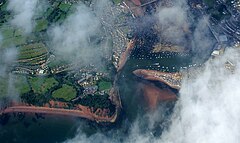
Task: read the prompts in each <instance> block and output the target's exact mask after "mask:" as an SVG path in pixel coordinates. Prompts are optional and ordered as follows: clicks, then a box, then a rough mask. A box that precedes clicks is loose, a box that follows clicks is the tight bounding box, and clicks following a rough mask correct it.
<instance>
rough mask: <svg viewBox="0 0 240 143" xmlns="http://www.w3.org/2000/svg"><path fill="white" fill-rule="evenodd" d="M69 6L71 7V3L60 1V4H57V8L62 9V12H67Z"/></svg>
mask: <svg viewBox="0 0 240 143" xmlns="http://www.w3.org/2000/svg"><path fill="white" fill-rule="evenodd" d="M70 7H71V5H70V4H66V3H61V4H60V5H59V8H60V9H61V10H62V11H64V12H67V11H68V10H69V8H70Z"/></svg>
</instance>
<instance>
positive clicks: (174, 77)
mask: <svg viewBox="0 0 240 143" xmlns="http://www.w3.org/2000/svg"><path fill="white" fill-rule="evenodd" d="M133 74H134V75H136V76H138V77H140V78H142V79H146V80H150V81H160V82H162V83H165V84H166V85H168V86H170V87H171V88H174V89H177V90H180V88H181V80H182V74H181V73H178V72H176V73H167V72H161V71H157V70H145V69H137V70H135V71H133Z"/></svg>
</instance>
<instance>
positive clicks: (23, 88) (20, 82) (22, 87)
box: [15, 75, 30, 95]
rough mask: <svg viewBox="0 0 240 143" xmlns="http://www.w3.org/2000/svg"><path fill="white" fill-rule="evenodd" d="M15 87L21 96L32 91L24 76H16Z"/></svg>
mask: <svg viewBox="0 0 240 143" xmlns="http://www.w3.org/2000/svg"><path fill="white" fill-rule="evenodd" d="M15 87H16V89H17V91H18V92H19V94H20V95H21V94H24V93H27V92H29V91H30V87H29V85H28V82H27V78H26V77H25V76H22V75H18V76H16V80H15Z"/></svg>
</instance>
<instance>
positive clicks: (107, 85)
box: [98, 81, 112, 91]
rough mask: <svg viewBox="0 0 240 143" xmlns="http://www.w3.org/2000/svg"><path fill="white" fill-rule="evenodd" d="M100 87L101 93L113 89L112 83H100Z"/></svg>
mask: <svg viewBox="0 0 240 143" xmlns="http://www.w3.org/2000/svg"><path fill="white" fill-rule="evenodd" d="M98 87H99V90H100V91H102V90H107V89H110V88H111V87H112V84H111V82H107V81H101V82H99V83H98Z"/></svg>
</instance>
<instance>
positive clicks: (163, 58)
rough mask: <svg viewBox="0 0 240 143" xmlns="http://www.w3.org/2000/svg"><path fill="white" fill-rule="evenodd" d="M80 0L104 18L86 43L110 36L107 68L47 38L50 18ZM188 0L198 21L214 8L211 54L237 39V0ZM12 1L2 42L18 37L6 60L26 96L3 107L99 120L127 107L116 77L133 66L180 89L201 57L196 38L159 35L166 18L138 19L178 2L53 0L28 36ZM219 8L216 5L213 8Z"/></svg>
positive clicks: (1, 26)
mask: <svg viewBox="0 0 240 143" xmlns="http://www.w3.org/2000/svg"><path fill="white" fill-rule="evenodd" d="M78 3H83V4H84V5H86V6H88V7H89V8H90V9H91V10H92V11H93V13H94V15H96V16H97V17H98V18H99V20H100V23H101V30H100V31H101V32H102V33H101V35H100V36H99V35H98V36H95V37H94V38H92V37H88V40H89V43H91V44H92V43H94V42H95V41H94V40H96V41H99V45H98V46H100V47H101V46H102V45H101V44H103V43H105V42H109V41H110V44H109V45H111V46H110V47H111V48H110V50H109V51H110V52H108V53H110V54H105V53H104V50H105V49H99V53H101V52H103V53H104V54H103V55H104V57H102V58H101V61H104V64H105V65H106V67H104V68H102V69H100V68H99V67H98V65H96V64H95V63H90V64H86V65H83V64H82V63H81V62H74V63H73V62H69V61H67V60H64V58H62V57H61V56H59V55H57V54H55V53H54V52H55V51H54V49H53V48H52V47H51V44H49V41H48V38H47V37H48V35H47V34H48V31H47V30H48V28H49V27H51V26H52V23H55V24H59V25H61V24H62V23H63V21H64V19H66V17H67V16H68V14H69V13H72V11H74V10H75V7H74V5H76V4H78ZM188 3H189V7H190V11H191V12H193V13H195V17H191V18H192V19H193V20H196V21H197V20H198V19H197V18H196V17H198V16H199V17H203V19H205V17H206V15H210V20H209V23H208V22H207V26H208V28H209V31H210V33H211V38H213V39H215V42H214V46H213V47H211V49H210V50H209V51H210V54H211V56H212V57H213V58H214V57H218V56H220V55H221V54H223V53H224V50H225V49H226V48H231V47H236V45H239V39H240V31H239V29H240V28H239V24H240V23H239V21H240V8H239V7H240V6H239V2H238V1H236V0H233V1H228V0H227V1H223V0H218V1H217V2H216V3H215V2H212V3H208V2H206V1H198V0H195V1H189V2H188ZM7 4H8V3H7V1H6V0H1V1H0V7H1V9H0V10H1V14H0V17H1V23H0V30H1V33H3V37H4V38H3V42H2V43H1V49H4V48H7V47H10V46H11V45H13V44H14V45H15V46H16V47H17V49H18V51H19V56H18V57H17V58H16V60H15V61H14V62H13V64H11V65H10V66H9V68H8V72H10V73H12V74H15V75H17V76H19V78H18V80H16V81H15V82H17V84H18V86H19V87H18V88H19V89H18V90H19V91H20V95H21V96H20V98H21V101H22V102H23V103H24V104H23V105H22V104H20V105H18V104H16V106H14V105H15V104H12V103H11V102H9V103H8V104H6V105H5V106H3V107H2V109H3V110H2V112H1V113H10V112H33V111H34V110H36V111H37V112H39V113H49V114H52V113H53V112H55V113H56V114H58V113H59V114H61V115H69V116H71V115H72V114H75V115H76V116H79V117H83V118H87V119H90V120H95V121H98V122H102V121H103V122H108V121H110V120H111V122H114V121H115V120H116V118H117V116H118V114H119V112H120V109H121V108H122V104H121V98H120V95H119V91H118V90H119V89H118V85H117V84H116V83H117V80H118V78H119V77H120V76H119V75H120V74H121V73H122V72H124V71H125V70H126V69H127V70H129V69H130V70H129V71H130V72H131V73H133V74H134V75H135V76H137V77H139V78H140V79H141V80H146V81H157V82H159V83H163V84H165V85H166V87H167V88H171V89H176V90H177V91H179V90H180V88H181V82H182V79H183V75H182V72H186V71H187V70H188V69H191V68H195V67H199V66H201V65H202V63H198V62H195V61H194V60H191V59H192V57H194V56H196V55H194V54H195V53H194V52H193V50H192V49H191V48H192V47H191V45H188V44H186V43H177V42H174V41H169V39H168V38H165V37H164V36H162V35H161V33H162V31H161V30H162V28H161V25H160V24H158V23H156V22H155V21H154V20H155V19H154V20H152V21H153V22H152V23H153V24H149V25H148V26H145V27H144V26H142V25H141V24H140V23H141V22H139V21H141V20H142V18H144V16H145V15H147V14H149V13H154V12H157V11H158V7H159V5H161V7H171V6H173V5H174V4H173V3H171V1H169V0H162V1H160V0H122V1H117V0H114V1H107V2H106V3H105V7H104V9H103V10H102V12H97V8H96V5H98V3H97V2H96V1H78V0H63V1H52V0H49V4H50V7H49V8H48V9H47V10H46V12H45V13H43V15H42V16H40V17H37V18H36V28H35V29H34V32H33V33H31V35H30V36H25V35H24V34H23V33H22V31H20V30H19V29H17V28H14V27H11V26H10V25H9V23H7V21H8V18H9V17H11V16H12V15H11V12H9V11H8V10H7V9H6V7H7ZM214 8H216V9H217V10H218V11H214V10H212V9H214ZM205 20H206V19H205ZM141 26H142V27H141ZM191 28H192V27H187V26H186V25H185V27H182V29H181V30H182V31H183V34H185V37H189V35H190V37H191V34H192V33H193V31H191ZM142 29H144V30H142ZM192 29H193V28H192ZM145 30H146V31H147V32H146V31H145ZM149 31H150V32H149ZM148 32H149V33H148ZM156 35H157V36H156ZM93 39H94V40H93ZM159 39H160V40H159ZM91 40H92V41H91ZM187 40H189V39H187ZM87 60H89V61H90V59H87ZM165 63H167V64H165ZM224 66H225V67H226V69H229V70H230V71H231V72H233V71H234V67H235V66H234V61H230V60H228V61H226V64H225V65H224ZM122 77H124V76H122ZM2 79H3V80H7V79H5V78H2ZM3 87H5V86H3ZM5 90H6V89H5ZM4 92H7V91H4ZM159 99H160V98H159ZM164 99H168V98H164ZM171 99H172V98H171ZM174 99H175V98H174ZM93 100H95V101H93ZM52 102H54V103H52ZM98 102H101V103H98ZM55 104H57V105H56V106H55ZM63 104H64V106H62V105H63ZM65 104H66V105H67V106H65ZM68 104H69V105H68ZM27 105H30V106H29V107H27ZM24 106H26V108H25V107H24ZM78 107H79V108H78ZM47 108H50V109H47ZM58 108H61V111H60V109H59V111H58ZM65 108H66V109H65ZM75 110H76V111H75ZM78 110H79V111H78ZM77 111H78V112H77ZM68 112H69V113H68ZM113 119H114V120H113Z"/></svg>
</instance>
